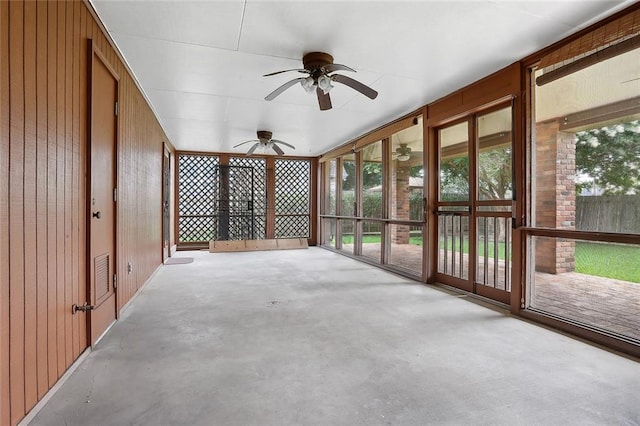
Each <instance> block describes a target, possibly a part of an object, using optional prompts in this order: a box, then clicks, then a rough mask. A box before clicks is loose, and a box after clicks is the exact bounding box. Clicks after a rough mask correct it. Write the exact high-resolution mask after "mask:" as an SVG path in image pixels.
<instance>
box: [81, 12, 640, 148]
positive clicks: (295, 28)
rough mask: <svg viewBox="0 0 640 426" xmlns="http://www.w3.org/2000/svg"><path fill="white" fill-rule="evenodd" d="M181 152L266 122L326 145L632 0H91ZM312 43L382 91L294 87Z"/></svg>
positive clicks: (294, 138)
mask: <svg viewBox="0 0 640 426" xmlns="http://www.w3.org/2000/svg"><path fill="white" fill-rule="evenodd" d="M91 3H92V4H93V6H94V7H95V9H96V11H97V13H98V15H99V17H100V19H101V20H102V22H103V23H104V25H105V27H106V28H107V30H108V31H109V33H110V34H111V37H112V38H113V40H114V41H115V43H116V44H117V46H118V48H119V49H120V51H121V53H122V55H123V56H124V58H125V60H126V61H127V62H128V64H129V66H130V67H131V69H132V70H133V73H134V74H135V77H136V78H137V79H138V81H139V83H140V85H141V86H142V88H143V90H144V92H145V94H146V96H147V98H148V99H149V101H150V102H151V104H152V107H153V109H154V110H155V112H156V114H157V115H158V118H159V120H160V122H161V124H162V126H163V127H164V129H165V131H166V133H167V135H168V136H169V138H170V139H171V143H172V144H173V145H174V146H175V147H176V148H177V149H178V150H194V151H216V152H244V150H245V149H246V147H247V145H244V146H242V147H240V148H236V149H233V148H232V146H233V145H236V144H238V143H240V142H242V141H245V140H249V139H255V138H256V135H255V132H256V130H271V131H272V132H273V137H274V138H275V139H281V140H284V141H286V142H289V143H291V144H293V145H295V146H296V150H295V151H293V150H291V149H288V148H286V147H284V149H285V151H286V152H287V154H290V155H302V156H316V155H319V154H322V153H324V152H326V151H328V150H329V149H331V148H334V147H336V146H339V145H341V144H343V143H345V142H347V141H349V140H351V139H353V138H355V137H357V136H360V135H362V134H363V133H365V132H367V131H370V130H372V129H374V128H377V127H379V126H380V125H382V124H384V123H387V122H389V121H392V120H393V119H395V118H398V117H400V116H402V115H404V114H406V113H409V112H411V111H413V110H415V109H417V108H419V107H421V106H423V105H425V104H427V103H429V102H431V101H434V100H436V99H438V98H440V97H442V96H444V95H446V94H448V93H450V92H452V91H454V90H456V89H459V88H461V87H463V86H465V85H467V84H469V83H472V82H474V81H476V80H478V79H479V78H482V77H484V76H486V75H488V74H490V73H492V72H493V71H496V70H498V69H500V68H502V67H504V66H506V65H509V64H511V63H513V62H515V61H517V60H519V59H522V58H523V57H525V56H527V55H528V54H530V53H533V52H535V51H536V50H539V49H541V48H543V47H545V46H547V45H549V44H551V43H553V42H555V41H557V40H560V39H562V38H563V37H565V36H567V35H569V34H571V33H574V32H576V31H578V30H579V29H581V28H584V27H585V26H587V25H589V24H591V23H593V22H596V21H597V20H599V19H601V18H602V17H604V16H607V15H610V14H611V13H613V12H615V11H618V10H620V9H622V8H624V7H626V6H628V5H629V4H632V3H634V1H632V0H623V1H597V0H587V1H580V0H572V1H568V0H556V1H525V0H521V1H516V0H514V1H499V0H498V1H414V2H405V1H371V2H365V1H335V2H330V1H315V2H314V1H262V0H227V1H111V0H91ZM312 51H322V52H327V53H330V54H332V55H333V57H334V59H335V62H336V63H341V64H345V65H348V66H350V67H352V68H354V69H355V70H357V73H356V74H353V73H347V72H341V73H343V74H346V75H349V76H351V77H353V78H355V79H357V80H359V81H361V82H363V83H365V84H367V85H369V86H371V87H372V88H374V89H375V90H377V91H378V92H379V96H378V98H377V99H375V100H373V101H372V100H370V99H368V98H366V97H364V96H362V95H360V94H359V93H357V92H355V91H353V90H351V89H349V88H348V87H346V86H342V85H337V86H336V87H335V88H334V89H333V90H332V91H331V99H332V102H333V109H332V110H329V111H320V110H319V108H318V104H317V99H316V97H315V96H314V95H309V94H307V93H306V92H305V91H304V89H303V88H302V87H301V86H300V85H295V86H293V87H291V88H290V89H288V90H287V91H286V92H284V93H283V94H282V95H280V96H279V97H278V98H276V99H275V100H274V101H272V102H267V101H265V100H264V97H265V96H266V95H267V94H268V93H270V92H271V91H272V90H274V89H275V88H277V87H278V86H280V85H281V84H283V83H284V82H286V81H288V80H290V79H293V78H296V77H299V74H297V73H284V74H279V75H277V76H272V77H262V75H263V74H267V73H269V72H273V71H279V70H283V69H291V68H301V66H302V62H301V59H302V56H303V55H304V54H305V53H308V52H312Z"/></svg>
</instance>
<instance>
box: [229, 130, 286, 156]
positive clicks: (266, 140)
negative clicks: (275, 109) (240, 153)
mask: <svg viewBox="0 0 640 426" xmlns="http://www.w3.org/2000/svg"><path fill="white" fill-rule="evenodd" d="M257 135H258V139H253V140H250V141H245V142H242V143H239V144H238V145H235V146H234V148H237V147H239V146H240V145H244V144H248V143H253V146H252V147H251V148H249V151H247V155H251V154H253V153H254V152H255V150H256V149H258V148H259V147H262V148H263V151H264V152H265V153H266V152H267V151H269V150H272V149H273V150H274V151H275V152H276V153H277V154H278V155H284V151H283V150H282V148H280V147H279V146H278V145H284V146H286V147H289V148H291V149H296V148H295V147H294V146H293V145H291V144H289V143H286V142H284V141H281V140H278V139H272V136H273V133H271V132H270V131H268V130H258V132H257Z"/></svg>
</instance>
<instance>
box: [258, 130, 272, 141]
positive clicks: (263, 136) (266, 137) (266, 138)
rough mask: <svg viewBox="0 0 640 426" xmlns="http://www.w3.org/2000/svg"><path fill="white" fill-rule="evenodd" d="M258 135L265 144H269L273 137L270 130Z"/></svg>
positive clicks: (260, 131)
mask: <svg viewBox="0 0 640 426" xmlns="http://www.w3.org/2000/svg"><path fill="white" fill-rule="evenodd" d="M257 134H258V140H260V141H265V142H269V141H270V140H271V137H272V136H273V133H271V132H270V131H268V130H258V132H257Z"/></svg>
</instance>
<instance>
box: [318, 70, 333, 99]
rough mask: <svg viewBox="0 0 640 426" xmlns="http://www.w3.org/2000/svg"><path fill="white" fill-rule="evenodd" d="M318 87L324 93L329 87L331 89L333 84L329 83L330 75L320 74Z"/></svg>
mask: <svg viewBox="0 0 640 426" xmlns="http://www.w3.org/2000/svg"><path fill="white" fill-rule="evenodd" d="M318 87H319V88H320V90H322V92H323V93H324V94H325V95H326V94H327V93H329V92H330V91H331V89H333V84H331V77H329V76H327V75H326V74H322V75H321V76H320V77H318Z"/></svg>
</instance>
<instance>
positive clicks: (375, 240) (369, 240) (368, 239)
mask: <svg viewBox="0 0 640 426" xmlns="http://www.w3.org/2000/svg"><path fill="white" fill-rule="evenodd" d="M362 242H363V244H379V243H380V235H365V236H363V237H362ZM342 244H353V235H343V236H342ZM409 244H414V245H416V246H421V245H422V237H410V238H409Z"/></svg>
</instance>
